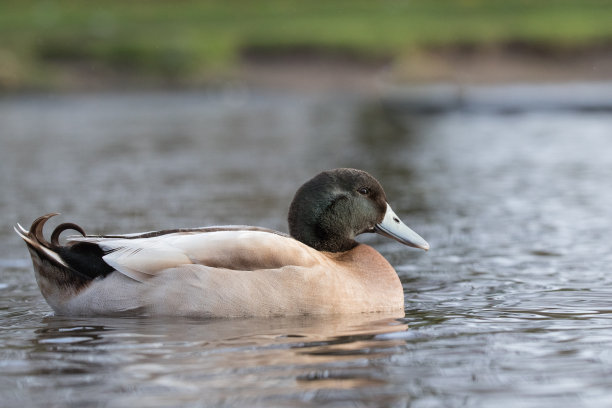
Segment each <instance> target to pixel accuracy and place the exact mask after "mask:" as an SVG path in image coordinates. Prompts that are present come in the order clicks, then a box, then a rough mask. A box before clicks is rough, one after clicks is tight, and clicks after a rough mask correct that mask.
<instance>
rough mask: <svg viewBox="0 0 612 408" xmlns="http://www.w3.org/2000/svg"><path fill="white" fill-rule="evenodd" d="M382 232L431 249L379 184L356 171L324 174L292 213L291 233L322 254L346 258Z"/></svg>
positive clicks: (303, 190) (299, 196)
mask: <svg viewBox="0 0 612 408" xmlns="http://www.w3.org/2000/svg"><path fill="white" fill-rule="evenodd" d="M364 232H377V233H379V234H381V235H384V236H386V237H389V238H393V239H395V240H397V241H399V242H401V243H402V244H404V245H408V246H411V247H415V248H421V249H424V250H428V249H429V244H428V243H427V242H426V241H425V240H424V239H423V238H421V237H420V236H419V235H418V234H417V233H416V232H414V231H412V230H411V229H410V228H408V226H406V225H405V224H404V223H403V222H402V221H401V220H400V219H399V217H398V216H397V215H395V213H394V212H393V210H392V209H391V207H390V206H389V204H388V203H387V198H386V196H385V192H384V190H383V188H382V186H381V185H380V183H379V182H378V181H377V180H376V179H375V178H374V177H372V176H371V175H369V174H368V173H366V172H365V171H362V170H356V169H335V170H329V171H324V172H322V173H320V174H318V175H316V176H315V177H314V178H312V179H310V180H309V181H307V182H306V183H305V184H304V185H303V186H302V187H300V188H299V189H298V191H297V192H296V193H295V197H294V198H293V202H292V203H291V207H290V208H289V233H290V234H291V236H292V237H294V238H295V239H297V240H298V241H301V242H303V243H304V244H306V245H308V246H311V247H313V248H315V249H317V250H319V251H329V252H343V251H348V250H349V249H352V248H354V247H355V246H357V245H358V244H357V242H356V241H355V237H356V236H357V235H359V234H362V233H364Z"/></svg>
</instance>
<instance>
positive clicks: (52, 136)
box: [0, 0, 612, 408]
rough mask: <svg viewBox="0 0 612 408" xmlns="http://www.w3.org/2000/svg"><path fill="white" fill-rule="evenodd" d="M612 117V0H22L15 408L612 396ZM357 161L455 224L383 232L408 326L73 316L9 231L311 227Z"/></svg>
mask: <svg viewBox="0 0 612 408" xmlns="http://www.w3.org/2000/svg"><path fill="white" fill-rule="evenodd" d="M611 113H612V1H609V0H581V1H569V0H567V1H565V0H539V1H528V0H486V1H485V0H435V1H433V0H411V1H398V0H367V1H361V0H352V1H348V0H326V1H280V0H260V1H246V0H245V1H239V0H234V1H228V0H226V1H190V0H172V1H171V0H166V1H160V0H130V1H125V0H106V1H103V0H99V1H77V0H58V1H53V0H45V1H33V0H2V1H0V191H1V192H2V193H1V194H0V227H1V228H0V327H2V330H0V394H1V395H2V404H3V406H5V407H24V406H28V407H34V406H50V405H51V406H100V405H101V404H103V405H105V406H111V407H114V406H117V407H120V406H139V407H157V406H178V405H183V406H190V407H200V406H254V407H255V406H265V407H268V406H295V407H308V406H312V407H321V406H332V407H345V406H367V407H370V406H372V407H378V406H385V407H408V406H410V407H439V406H442V407H446V406H448V407H457V406H462V407H463V406H464V407H483V406H500V407H504V406H507V407H516V406H520V407H538V408H542V407H551V408H558V407H560V406H572V407H581V406H585V407H589V408H592V407H602V408H603V407H608V406H609V405H610V400H611V398H612V391H610V390H612V375H611V374H612V354H611V352H610V350H612V320H610V316H612V307H611V306H610V299H612V289H611V288H612V275H610V270H611V268H610V265H612V250H611V248H610V231H612V212H611V211H610V208H611V203H612V189H610V180H611V178H612V154H611V153H610V152H612V115H611ZM336 167H356V168H361V169H364V170H366V171H368V172H370V173H371V174H373V175H374V176H375V177H376V178H377V179H379V180H380V182H381V184H382V185H383V187H384V188H385V191H386V194H387V197H388V199H389V202H390V204H391V205H392V207H393V208H394V210H395V212H396V213H397V214H398V215H399V216H400V217H401V218H402V219H403V220H404V221H405V222H406V223H407V224H408V225H409V226H410V227H412V228H413V229H414V230H415V231H417V232H418V233H419V234H420V235H422V236H423V237H424V238H425V239H426V240H427V241H428V242H429V243H430V244H431V250H430V251H429V252H428V253H424V252H423V251H416V250H411V249H408V248H405V247H403V246H401V245H400V244H398V243H396V242H392V241H390V240H385V239H384V238H382V237H378V236H372V234H364V235H365V236H361V237H360V238H359V239H360V240H361V241H362V242H366V243H369V244H372V245H373V246H375V248H376V249H377V250H379V251H380V252H381V253H382V254H383V255H384V256H385V257H386V258H387V259H388V260H389V262H390V263H391V264H392V265H393V266H394V267H395V269H396V270H397V272H398V275H399V277H400V279H401V281H402V284H403V285H404V293H405V300H406V302H405V305H406V307H405V312H406V315H405V317H404V318H403V319H391V320H386V321H381V322H377V323H373V322H372V321H371V320H372V316H369V317H368V316H365V317H364V316H352V318H351V319H345V318H344V317H342V318H339V319H336V320H334V319H329V320H325V319H323V320H320V321H315V320H316V319H314V318H306V317H304V318H299V319H285V320H283V319H266V320H265V321H261V320H252V321H244V320H240V321H229V322H223V321H221V322H202V321H194V320H183V319H172V321H167V320H165V321H164V320H155V319H120V318H108V319H92V318H82V319H75V318H72V317H65V318H61V317H57V316H53V315H52V313H51V309H50V308H49V306H48V305H47V304H46V303H45V301H44V299H42V297H41V295H40V291H39V290H38V287H37V284H36V282H35V279H34V276H33V272H32V264H31V261H30V259H29V256H28V253H27V251H26V248H25V246H24V244H23V242H20V240H19V238H18V237H17V236H16V235H15V234H14V232H13V230H12V226H13V225H14V224H15V223H17V222H20V223H21V224H22V225H24V226H25V227H28V226H29V224H30V223H31V222H32V221H33V220H34V219H35V218H36V217H38V216H40V215H42V214H45V213H48V212H55V211H57V212H61V213H62V216H61V217H56V218H54V219H52V220H51V221H50V222H49V227H52V225H53V224H55V225H57V223H60V222H75V223H77V224H79V225H81V226H83V228H84V229H85V231H87V232H88V233H91V234H102V233H112V234H117V233H130V232H137V231H150V230H158V229H166V228H177V227H196V226H204V225H219V224H248V225H259V226H264V227H269V228H275V229H278V230H281V231H287V225H286V214H287V210H288V208H289V204H290V202H291V199H292V197H293V194H294V192H295V190H296V189H297V188H298V186H300V185H301V184H302V183H303V182H304V181H306V180H307V179H309V178H310V177H312V176H314V175H315V174H317V173H318V172H320V171H321V170H324V169H329V168H336ZM368 319H369V320H368ZM101 401H105V403H102V402H101Z"/></svg>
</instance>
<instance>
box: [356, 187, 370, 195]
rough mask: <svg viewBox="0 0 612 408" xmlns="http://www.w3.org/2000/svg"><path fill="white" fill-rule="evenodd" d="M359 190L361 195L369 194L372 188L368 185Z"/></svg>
mask: <svg viewBox="0 0 612 408" xmlns="http://www.w3.org/2000/svg"><path fill="white" fill-rule="evenodd" d="M357 192H358V193H359V194H361V195H368V194H370V189H369V188H367V187H361V188H360V189H359V190H357Z"/></svg>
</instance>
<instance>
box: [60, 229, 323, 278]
mask: <svg viewBox="0 0 612 408" xmlns="http://www.w3.org/2000/svg"><path fill="white" fill-rule="evenodd" d="M68 240H69V242H72V243H76V242H90V243H95V244H97V245H98V246H99V247H100V248H101V249H102V250H103V251H104V252H105V253H106V255H104V256H103V259H104V261H105V262H106V263H108V264H109V265H110V266H112V267H113V268H115V269H116V270H117V271H119V272H121V273H122V274H124V275H126V276H128V277H130V278H132V279H135V280H137V281H140V282H144V281H146V280H148V279H150V278H151V277H152V276H156V275H158V274H159V273H160V272H162V271H164V270H168V269H171V268H177V267H181V266H183V265H190V264H199V265H203V266H208V267H212V268H222V269H231V270H242V271H254V270H263V269H277V268H282V267H285V266H289V265H296V266H311V265H313V264H314V263H315V262H317V261H318V260H319V261H320V259H319V258H320V257H321V255H320V254H319V253H318V251H316V250H314V249H312V248H310V247H308V246H306V245H304V244H302V243H301V242H299V241H297V240H295V239H293V238H291V237H288V236H285V235H281V234H278V233H274V232H272V231H265V230H257V229H255V230H253V229H248V230H247V229H245V230H239V229H236V228H233V227H232V228H231V229H228V230H222V229H215V230H206V231H205V230H199V231H193V230H192V231H180V232H173V233H168V234H161V235H156V234H150V235H149V236H147V237H146V238H132V237H127V236H114V237H103V236H102V237H95V236H86V237H81V236H71V237H68Z"/></svg>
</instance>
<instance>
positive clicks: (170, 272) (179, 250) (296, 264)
mask: <svg viewBox="0 0 612 408" xmlns="http://www.w3.org/2000/svg"><path fill="white" fill-rule="evenodd" d="M54 215H57V214H55V213H53V214H47V215H44V216H42V217H40V218H38V219H36V220H35V221H34V222H33V223H32V226H31V227H30V230H29V231H26V230H25V229H24V228H23V227H21V226H20V225H19V224H17V226H16V227H15V231H16V232H17V233H18V234H19V235H20V236H21V238H23V240H24V241H25V242H26V244H27V246H28V249H29V251H30V255H31V257H32V262H33V264H34V270H35V274H36V281H37V283H38V286H39V287H40V290H41V292H42V294H43V296H44V298H45V299H46V301H47V303H48V304H49V305H50V306H51V307H52V308H53V310H54V311H55V313H56V314H61V315H133V314H138V315H165V316H192V317H238V316H273V315H301V314H340V313H364V312H393V311H402V310H403V308H404V295H403V290H402V285H401V283H400V280H399V277H398V276H397V273H396V272H395V270H394V269H393V267H392V266H391V265H390V264H389V263H388V262H387V261H386V260H385V258H384V257H383V256H382V255H381V254H379V253H378V252H377V251H376V250H375V249H374V248H372V247H370V246H368V245H365V244H362V243H358V242H357V241H355V237H356V236H357V235H359V234H362V233H366V232H376V233H379V234H381V235H384V236H386V237H389V238H393V239H395V240H397V241H399V242H401V243H402V244H405V245H408V246H411V247H415V248H421V249H424V250H428V249H429V244H428V243H427V242H426V241H425V240H424V239H423V238H421V237H420V236H419V235H418V234H417V233H415V232H414V231H412V230H411V229H410V228H408V227H407V226H406V225H405V224H404V223H403V222H402V221H400V219H399V218H398V216H397V215H396V214H395V213H394V212H393V210H392V209H391V207H390V206H389V204H388V203H387V199H386V196H385V192H384V190H383V188H382V187H381V185H380V183H379V182H378V181H377V180H376V179H375V178H374V177H372V176H371V175H369V174H368V173H366V172H365V171H361V170H356V169H335V170H329V171H324V172H322V173H320V174H318V175H317V176H315V177H314V178H312V179H311V180H309V181H307V182H306V183H305V184H304V185H302V186H301V187H300V188H299V189H298V191H297V193H296V194H295V197H294V199H293V202H292V203H291V206H290V209H289V216H288V221H289V235H287V234H284V233H281V232H278V231H274V230H270V229H266V228H259V227H250V226H220V227H204V228H189V229H174V230H164V231H155V232H147V233H137V234H128V235H101V236H95V235H87V234H85V232H84V230H83V229H82V228H81V227H80V226H78V225H76V224H73V223H64V224H60V225H58V226H57V227H56V228H55V230H54V231H53V233H52V234H51V237H50V240H46V239H45V238H44V236H43V226H44V224H45V222H46V221H47V220H48V219H49V218H51V217H52V216H54ZM65 230H74V231H77V232H78V233H79V234H80V235H74V236H69V237H67V242H66V243H65V244H60V242H59V237H60V234H61V233H62V232H63V231H65Z"/></svg>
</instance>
